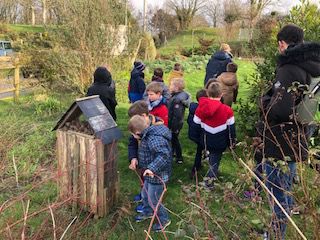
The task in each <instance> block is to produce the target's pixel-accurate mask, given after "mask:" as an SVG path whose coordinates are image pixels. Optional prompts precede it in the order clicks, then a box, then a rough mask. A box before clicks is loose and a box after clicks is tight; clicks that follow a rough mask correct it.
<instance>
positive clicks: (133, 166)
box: [129, 158, 138, 171]
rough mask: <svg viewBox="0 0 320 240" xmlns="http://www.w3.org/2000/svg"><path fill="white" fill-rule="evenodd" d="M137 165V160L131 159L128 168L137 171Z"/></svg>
mask: <svg viewBox="0 0 320 240" xmlns="http://www.w3.org/2000/svg"><path fill="white" fill-rule="evenodd" d="M137 165H138V159H136V158H132V159H131V163H130V165H129V168H130V169H131V170H133V171H134V170H136V169H137Z"/></svg>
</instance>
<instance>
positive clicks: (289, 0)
mask: <svg viewBox="0 0 320 240" xmlns="http://www.w3.org/2000/svg"><path fill="white" fill-rule="evenodd" d="M130 1H131V3H132V5H133V6H134V7H135V8H136V10H141V11H142V10H143V1H144V0H130ZM146 1H147V6H148V5H152V6H158V7H162V5H163V3H164V2H165V0H146ZM311 2H315V3H318V4H319V2H320V0H311ZM281 3H282V4H283V7H284V8H285V10H286V11H288V10H289V9H290V8H291V7H293V6H294V5H296V4H297V3H299V0H282V1H281ZM276 10H279V9H276Z"/></svg>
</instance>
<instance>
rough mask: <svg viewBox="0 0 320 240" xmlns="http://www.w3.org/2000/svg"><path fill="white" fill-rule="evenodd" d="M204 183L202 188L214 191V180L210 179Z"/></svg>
mask: <svg viewBox="0 0 320 240" xmlns="http://www.w3.org/2000/svg"><path fill="white" fill-rule="evenodd" d="M204 183H205V185H204V187H205V189H206V190H209V191H212V190H213V189H214V178H210V179H208V180H206V181H204Z"/></svg>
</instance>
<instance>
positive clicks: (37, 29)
mask: <svg viewBox="0 0 320 240" xmlns="http://www.w3.org/2000/svg"><path fill="white" fill-rule="evenodd" d="M8 28H9V30H11V31H14V32H18V33H19V32H31V33H41V32H44V27H43V26H42V25H35V26H32V25H26V24H10V25H8Z"/></svg>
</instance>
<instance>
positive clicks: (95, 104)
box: [53, 95, 122, 144]
mask: <svg viewBox="0 0 320 240" xmlns="http://www.w3.org/2000/svg"><path fill="white" fill-rule="evenodd" d="M81 114H83V115H84V116H85V118H86V119H87V121H88V122H89V124H90V126H91V127H92V129H93V130H94V133H95V136H96V137H97V138H100V139H101V140H102V142H103V143H104V144H109V143H111V142H112V141H114V140H119V139H120V138H121V136H122V134H121V131H120V130H119V129H118V127H117V123H116V122H115V121H114V120H113V118H112V116H111V114H110V112H109V111H108V109H107V108H106V106H105V105H104V104H103V102H102V101H101V99H100V98H99V96H98V95H95V96H90V97H84V98H79V99H77V100H76V101H75V102H74V103H73V104H72V105H71V107H70V108H69V109H68V110H67V112H66V113H65V114H64V115H63V116H62V118H61V119H60V120H59V121H58V123H57V125H56V126H55V127H54V128H53V130H57V129H59V128H62V127H63V126H64V125H65V123H66V122H71V121H72V120H74V119H76V118H78V117H79V116H80V115H81Z"/></svg>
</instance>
